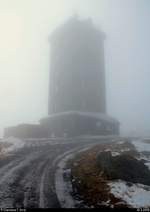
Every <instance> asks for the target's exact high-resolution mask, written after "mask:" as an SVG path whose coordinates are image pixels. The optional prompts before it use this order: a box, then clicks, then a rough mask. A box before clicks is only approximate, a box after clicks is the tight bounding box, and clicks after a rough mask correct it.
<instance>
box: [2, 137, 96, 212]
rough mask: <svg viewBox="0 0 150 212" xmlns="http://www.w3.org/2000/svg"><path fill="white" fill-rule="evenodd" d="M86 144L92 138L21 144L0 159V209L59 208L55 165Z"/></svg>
mask: <svg viewBox="0 0 150 212" xmlns="http://www.w3.org/2000/svg"><path fill="white" fill-rule="evenodd" d="M88 143H91V141H90V140H89V141H88V142H85V141H84V142H81V143H80V142H79V141H78V142H77V143H75V142H71V143H69V142H66V143H59V144H55V145H54V144H53V145H49V144H47V145H41V146H32V147H24V148H23V149H22V150H19V151H18V152H15V153H14V154H12V155H11V156H9V157H8V158H6V159H3V160H2V161H0V208H14V207H15V208H60V207H61V206H62V205H60V202H59V200H58V199H59V198H58V194H56V187H55V173H56V171H57V168H58V167H57V165H58V163H59V162H60V161H61V160H62V159H63V158H65V157H66V156H67V155H68V154H70V153H72V152H78V151H79V149H82V148H83V147H85V146H86V145H88ZM94 143H95V144H96V143H98V142H93V145H94ZM57 190H58V189H57Z"/></svg>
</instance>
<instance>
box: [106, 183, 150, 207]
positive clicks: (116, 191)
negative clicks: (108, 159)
mask: <svg viewBox="0 0 150 212" xmlns="http://www.w3.org/2000/svg"><path fill="white" fill-rule="evenodd" d="M108 185H109V186H110V188H111V193H112V194H113V195H114V196H115V197H116V198H120V199H122V200H123V201H124V202H126V203H127V204H128V205H129V206H131V207H133V208H140V207H150V186H145V185H142V184H132V186H128V185H127V184H126V182H124V181H121V180H118V181H115V182H111V183H108Z"/></svg>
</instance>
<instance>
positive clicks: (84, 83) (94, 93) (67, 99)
mask: <svg viewBox="0 0 150 212" xmlns="http://www.w3.org/2000/svg"><path fill="white" fill-rule="evenodd" d="M104 39H105V35H104V33H103V32H101V31H99V30H97V28H96V27H95V26H94V24H93V23H92V21H91V20H90V19H87V20H80V19H79V18H78V17H72V18H70V19H69V20H68V21H67V22H66V23H65V24H64V25H62V26H60V27H59V28H58V29H56V30H55V31H54V33H53V34H52V35H51V37H50V45H51V48H50V50H51V54H50V55H51V65H50V78H49V106H48V113H49V115H53V114H56V113H62V112H66V111H81V112H95V113H106V94H105V93H106V91H105V67H104Z"/></svg>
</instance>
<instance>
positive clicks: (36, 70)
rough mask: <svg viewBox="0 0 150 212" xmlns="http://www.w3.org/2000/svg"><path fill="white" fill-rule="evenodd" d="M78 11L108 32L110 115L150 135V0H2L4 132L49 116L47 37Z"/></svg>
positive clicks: (0, 116) (0, 108)
mask: <svg viewBox="0 0 150 212" xmlns="http://www.w3.org/2000/svg"><path fill="white" fill-rule="evenodd" d="M74 14H78V15H79V16H81V18H87V17H91V18H92V19H93V22H94V23H95V25H96V26H97V27H99V28H101V29H102V30H103V31H104V32H105V33H106V40H105V66H106V85H107V111H108V114H109V115H111V116H113V117H115V118H117V119H118V120H119V121H120V123H121V128H122V132H128V133H136V132H137V133H138V134H145V133H149V134H150V118H149V115H150V112H149V105H150V24H149V20H150V1H149V0H113V1H112V0H13V1H12V0H0V100H1V102H0V131H1V133H0V136H1V135H2V130H3V128H4V127H7V126H12V125H16V124H19V123H37V121H38V120H39V119H40V118H42V117H43V116H46V115H47V113H48V112H47V111H48V75H49V68H50V46H49V43H48V36H49V35H50V33H51V32H53V30H54V29H55V28H56V27H57V26H59V25H60V24H62V23H63V22H65V21H66V20H67V19H68V18H69V17H70V16H72V15H74Z"/></svg>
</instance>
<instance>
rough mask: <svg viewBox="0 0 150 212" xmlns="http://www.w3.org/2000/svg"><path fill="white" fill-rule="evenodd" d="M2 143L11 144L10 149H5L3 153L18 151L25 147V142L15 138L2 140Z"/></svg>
mask: <svg viewBox="0 0 150 212" xmlns="http://www.w3.org/2000/svg"><path fill="white" fill-rule="evenodd" d="M2 142H3V143H7V144H10V145H9V146H8V147H4V148H3V153H9V152H13V151H17V150H18V149H20V148H23V147H24V145H25V143H24V141H23V140H20V139H18V138H14V137H9V138H5V139H3V140H2Z"/></svg>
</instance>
